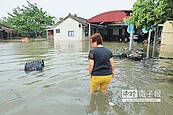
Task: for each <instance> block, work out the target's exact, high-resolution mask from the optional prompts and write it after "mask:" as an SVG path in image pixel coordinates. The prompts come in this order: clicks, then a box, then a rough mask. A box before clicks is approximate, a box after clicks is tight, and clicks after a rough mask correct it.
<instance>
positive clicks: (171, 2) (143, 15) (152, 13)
mask: <svg viewBox="0 0 173 115" xmlns="http://www.w3.org/2000/svg"><path fill="white" fill-rule="evenodd" d="M132 12H133V13H132V15H131V17H130V18H129V19H126V21H127V22H128V23H130V24H133V25H135V26H136V27H138V28H145V29H147V30H149V29H150V27H151V26H157V25H158V24H163V23H164V22H165V21H166V20H167V19H168V18H170V17H172V16H173V13H172V12H173V0H137V2H135V3H134V5H133V8H132Z"/></svg>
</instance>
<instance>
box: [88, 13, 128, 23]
mask: <svg viewBox="0 0 173 115" xmlns="http://www.w3.org/2000/svg"><path fill="white" fill-rule="evenodd" d="M126 17H129V16H126V13H125V12H124V11H120V10H114V11H109V12H104V13H101V14H98V15H96V16H94V17H92V18H90V19H88V20H87V22H90V23H92V22H124V18H126Z"/></svg>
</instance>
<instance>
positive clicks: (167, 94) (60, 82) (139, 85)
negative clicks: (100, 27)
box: [0, 41, 173, 115]
mask: <svg viewBox="0 0 173 115" xmlns="http://www.w3.org/2000/svg"><path fill="white" fill-rule="evenodd" d="M104 46H106V47H108V48H110V49H111V50H112V52H114V51H115V49H116V48H120V47H125V46H126V47H127V46H128V44H126V43H115V42H104ZM135 46H136V47H139V46H142V47H143V45H141V44H135ZM89 49H90V46H89V43H88V41H82V42H75V41H57V42H56V43H53V42H51V41H41V42H28V43H22V42H1V43H0V115H172V113H173V110H172V107H173V61H172V60H163V59H155V60H143V61H133V60H128V59H126V58H121V59H120V58H115V67H116V69H115V73H116V77H115V78H113V80H112V82H111V84H110V85H109V87H108V91H107V94H106V95H102V94H100V93H99V92H97V93H95V94H93V95H90V93H89V76H88V70H87V64H88V51H89ZM42 59H43V60H44V62H45V67H44V70H43V71H41V72H39V71H34V72H30V73H25V72H24V65H25V63H26V62H31V61H38V60H42ZM124 90H128V91H131V90H137V91H140V92H142V91H143V92H146V95H147V94H148V93H149V92H154V93H155V92H157V95H154V93H153V95H150V96H151V97H152V98H159V99H160V100H161V102H123V101H122V99H123V97H122V94H123V93H122V91H124ZM142 94H143V96H141V98H143V99H144V98H150V97H146V96H144V94H145V93H142ZM154 96H155V97H154Z"/></svg>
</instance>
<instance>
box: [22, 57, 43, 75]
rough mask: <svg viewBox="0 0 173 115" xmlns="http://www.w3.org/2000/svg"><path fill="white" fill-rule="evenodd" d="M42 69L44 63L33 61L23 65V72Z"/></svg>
mask: <svg viewBox="0 0 173 115" xmlns="http://www.w3.org/2000/svg"><path fill="white" fill-rule="evenodd" d="M43 68H44V61H43V60H41V61H33V62H29V63H26V64H25V72H30V71H42V70H43Z"/></svg>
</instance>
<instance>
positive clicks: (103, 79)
mask: <svg viewBox="0 0 173 115" xmlns="http://www.w3.org/2000/svg"><path fill="white" fill-rule="evenodd" d="M111 80H112V75H107V76H92V78H91V81H90V91H91V92H92V93H93V92H96V91H97V89H98V87H100V91H101V92H102V93H105V92H106V89H107V87H108V85H109V83H110V81H111Z"/></svg>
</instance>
